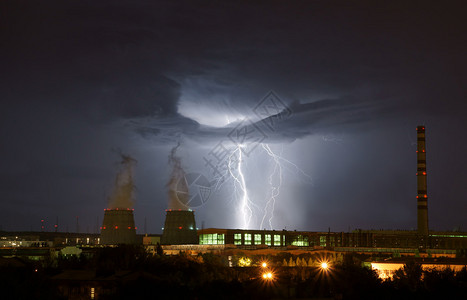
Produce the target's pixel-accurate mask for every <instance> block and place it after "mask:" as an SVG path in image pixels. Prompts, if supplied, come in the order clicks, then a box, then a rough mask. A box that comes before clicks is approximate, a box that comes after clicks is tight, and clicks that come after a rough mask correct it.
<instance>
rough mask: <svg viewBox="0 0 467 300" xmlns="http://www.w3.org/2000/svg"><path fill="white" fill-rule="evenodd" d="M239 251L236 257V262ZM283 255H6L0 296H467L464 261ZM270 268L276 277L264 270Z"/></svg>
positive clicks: (132, 251) (119, 251)
mask: <svg viewBox="0 0 467 300" xmlns="http://www.w3.org/2000/svg"><path fill="white" fill-rule="evenodd" d="M239 259H240V258H239V257H233V258H231V261H233V263H234V265H238V264H239ZM283 259H287V257H286V258H283V257H280V256H279V257H253V258H251V259H250V261H249V262H248V264H249V266H248V267H239V266H236V267H228V261H227V258H226V257H222V256H215V255H212V254H205V255H201V256H198V257H188V256H186V255H184V254H183V253H182V254H180V255H179V256H173V257H167V256H163V255H156V256H148V255H147V254H145V253H144V251H143V250H142V249H141V248H139V247H118V248H103V249H99V250H98V251H97V252H96V255H95V256H94V257H91V258H89V257H88V258H86V257H71V258H66V257H58V258H55V259H50V261H46V262H41V263H40V264H39V263H35V262H30V261H24V260H22V259H19V258H9V259H6V258H2V259H1V260H0V290H1V293H2V296H1V298H2V299H294V298H305V299H319V298H327V299H467V270H466V269H463V270H462V271H460V272H458V273H455V272H453V271H451V270H449V269H448V270H444V271H435V270H430V271H422V269H421V267H420V266H419V265H417V264H416V263H408V264H407V265H406V266H405V267H404V268H403V269H401V270H399V271H397V272H396V274H395V276H394V278H393V279H392V280H388V281H382V280H380V279H379V278H378V276H377V274H376V273H375V272H373V271H372V270H370V269H368V268H365V267H361V261H359V260H358V259H356V258H355V257H352V256H348V257H345V258H344V259H343V260H342V261H339V262H334V263H332V264H331V265H330V268H329V269H327V270H324V269H323V268H321V267H320V266H319V265H316V266H304V265H299V264H297V265H298V266H293V267H290V266H288V267H284V266H283V265H282V264H281V261H282V260H283ZM288 259H289V260H290V259H291V258H290V257H289V258H288ZM293 259H295V257H292V260H293ZM262 261H267V262H268V266H267V267H266V268H264V267H261V264H260V262H262ZM265 273H271V275H270V276H271V278H269V277H267V276H266V278H263V274H265Z"/></svg>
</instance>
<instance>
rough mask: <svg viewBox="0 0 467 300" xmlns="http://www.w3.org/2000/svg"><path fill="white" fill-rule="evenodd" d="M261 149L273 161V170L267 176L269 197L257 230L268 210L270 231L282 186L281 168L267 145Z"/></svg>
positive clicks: (277, 158)
mask: <svg viewBox="0 0 467 300" xmlns="http://www.w3.org/2000/svg"><path fill="white" fill-rule="evenodd" d="M261 147H262V148H263V149H264V150H265V151H266V153H267V154H268V155H269V156H271V157H272V159H273V160H274V168H273V170H272V173H271V175H269V186H270V187H271V196H270V197H269V200H268V201H267V202H266V205H265V207H264V215H263V219H262V220H261V225H260V227H259V228H260V229H261V228H263V224H264V220H265V219H266V217H267V215H268V211H269V210H270V211H271V214H270V217H269V219H268V222H269V228H270V229H272V218H273V217H274V206H275V204H276V198H277V196H279V194H280V188H281V185H282V166H281V164H280V161H279V156H277V155H276V154H275V153H274V152H272V150H271V148H270V147H269V145H268V144H261ZM281 154H282V153H281ZM276 174H277V175H276ZM274 175H276V176H274ZM274 177H277V179H278V181H279V183H278V184H277V185H274Z"/></svg>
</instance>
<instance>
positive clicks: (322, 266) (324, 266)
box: [321, 261, 329, 270]
mask: <svg viewBox="0 0 467 300" xmlns="http://www.w3.org/2000/svg"><path fill="white" fill-rule="evenodd" d="M328 268H329V265H328V263H327V262H325V261H323V262H322V263H321V269H323V270H327V269H328Z"/></svg>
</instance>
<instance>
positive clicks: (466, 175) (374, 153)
mask: <svg viewBox="0 0 467 300" xmlns="http://www.w3.org/2000/svg"><path fill="white" fill-rule="evenodd" d="M466 37H467V18H466V17H465V1H264V2H249V1H186V2H184V1H177V2H174V1H134V0H131V1H94V0H92V1H82V0H80V1H48V0H45V1H16V0H15V1H13V0H12V1H9V0H6V1H2V2H1V3H0V99H1V104H2V105H1V110H0V114H1V118H0V122H1V127H0V142H1V147H0V153H1V157H2V164H1V168H0V201H1V202H0V203H1V209H0V226H1V229H3V230H37V231H38V230H40V220H41V219H45V221H46V229H47V230H52V227H53V224H54V223H55V221H56V218H58V220H59V228H60V230H66V229H68V230H69V231H74V230H76V216H79V220H80V221H79V222H80V229H81V231H83V232H86V231H89V232H96V230H97V227H98V226H100V224H99V223H98V222H101V221H102V218H103V209H104V208H106V207H107V205H108V197H109V196H110V195H111V194H112V191H113V184H114V181H115V177H116V175H117V173H118V171H119V167H120V165H119V162H120V160H121V154H125V155H129V156H131V157H132V158H133V159H135V160H137V164H136V165H135V168H134V172H135V173H134V184H135V192H134V198H135V206H134V208H135V218H136V225H137V226H138V232H139V233H143V231H144V229H143V228H144V220H145V219H146V223H147V232H148V233H149V232H151V233H160V232H162V230H161V228H162V227H163V223H164V218H165V209H166V208H167V205H168V186H167V183H168V182H169V179H170V174H172V172H173V171H172V167H173V164H169V155H170V153H171V150H172V149H174V147H176V146H177V144H180V145H179V147H178V148H177V149H176V153H175V154H176V156H177V158H178V159H180V162H181V166H182V167H183V170H184V172H186V173H199V174H203V176H205V177H206V178H207V179H209V180H211V179H212V176H213V175H212V174H213V173H212V170H210V169H209V166H208V165H206V163H205V159H207V158H209V155H210V154H209V153H210V151H211V150H213V149H215V147H216V145H218V144H219V143H221V142H222V141H229V138H230V137H232V134H231V133H232V132H235V128H238V127H239V126H243V125H242V124H247V123H248V124H250V128H254V129H257V130H258V132H260V133H262V135H261V136H262V137H263V140H262V141H261V142H262V143H263V144H265V145H268V146H269V147H270V149H271V151H273V152H274V153H275V154H277V155H280V157H281V159H279V160H280V162H281V168H282V185H281V187H280V193H279V195H278V196H277V197H276V201H275V210H274V213H273V214H272V217H273V218H272V221H271V225H272V228H274V229H276V230H281V229H284V228H286V229H287V230H294V229H297V230H309V231H320V230H326V231H327V230H328V228H329V227H330V229H331V231H347V230H349V229H355V228H362V229H382V228H384V229H406V230H409V229H415V228H416V206H417V203H416V199H415V196H416V193H417V187H416V177H415V173H416V153H415V150H416V140H417V138H416V131H415V128H416V126H417V125H421V124H424V125H426V129H427V131H426V133H427V172H428V203H429V209H428V213H429V222H430V229H435V230H453V229H456V228H457V229H459V228H460V229H461V230H467V221H466V214H467V172H466V170H467V162H466V159H465V155H466V153H467V141H466V139H465V136H466V134H465V132H464V129H465V128H467V118H466V117H465V115H466V112H467V104H466V103H467V101H466V100H467V99H466V95H467V90H466V86H467V84H466V83H467V55H466V53H467V42H466V39H467V38H466ZM270 92H273V94H272V95H273V97H275V98H274V99H275V101H276V102H275V103H276V104H277V103H279V104H282V105H283V106H282V107H280V108H281V110H280V111H277V112H278V113H279V114H272V115H271V116H269V118H267V117H268V116H265V119H264V120H262V118H261V117H259V116H258V114H255V108H256V107H258V106H259V107H260V108H261V107H262V106H261V105H262V103H263V104H264V102H261V101H262V100H263V99H269V98H265V97H267V96H268V95H270V94H269V93H270ZM267 122H269V123H267ZM267 124H269V125H271V124H272V125H273V126H271V127H268V126H267ZM230 141H232V140H230ZM248 146H249V147H250V148H249V149H252V151H251V152H250V153H249V155H248V156H246V155H244V157H243V160H242V170H243V172H244V173H245V174H244V176H245V179H246V187H247V190H248V193H249V195H250V200H251V201H252V203H254V205H255V207H254V209H253V210H254V212H253V214H252V221H251V226H250V228H259V227H260V221H261V218H262V215H261V211H262V210H263V209H264V206H265V205H266V204H265V203H267V199H268V198H267V197H268V195H270V193H271V187H270V185H269V178H270V176H271V174H272V173H271V172H273V171H274V166H275V164H274V159H273V158H272V157H271V156H269V155H268V153H267V151H266V150H265V149H264V148H263V147H262V146H261V145H259V144H258V145H257V147H254V146H255V145H254V144H251V145H248ZM276 175H277V174H276ZM273 181H274V183H277V181H278V179H277V177H276V179H273ZM233 186H234V180H233V178H227V179H226V181H225V182H224V183H223V185H222V186H220V187H219V188H217V189H215V188H213V189H212V194H211V196H210V198H209V199H208V201H207V202H206V203H204V204H203V205H199V206H198V207H196V208H195V211H196V220H197V226H198V227H199V228H201V227H202V226H203V227H204V228H208V227H219V228H240V227H242V224H241V222H240V219H241V218H240V217H239V215H240V209H239V201H240V200H239V199H237V198H236V197H234V195H235V191H234V190H233ZM269 217H270V216H268V218H269ZM262 227H263V228H268V229H269V228H270V227H269V224H268V225H267V226H266V225H263V226H262Z"/></svg>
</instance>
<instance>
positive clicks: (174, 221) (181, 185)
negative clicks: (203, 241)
mask: <svg viewBox="0 0 467 300" xmlns="http://www.w3.org/2000/svg"><path fill="white" fill-rule="evenodd" d="M178 146H179V145H177V146H176V147H175V148H174V149H172V151H171V152H170V156H169V162H170V163H171V164H172V165H173V169H172V174H171V176H170V180H169V183H168V184H167V186H168V188H169V190H168V196H169V204H168V209H167V210H166V216H165V224H164V229H163V232H162V237H161V244H162V245H184V244H198V234H197V231H196V222H195V213H194V212H193V211H192V210H191V209H189V205H188V203H189V199H190V191H189V189H188V184H187V182H186V178H185V172H184V171H183V168H182V166H181V161H180V158H179V157H178V156H176V151H177V148H178Z"/></svg>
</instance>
